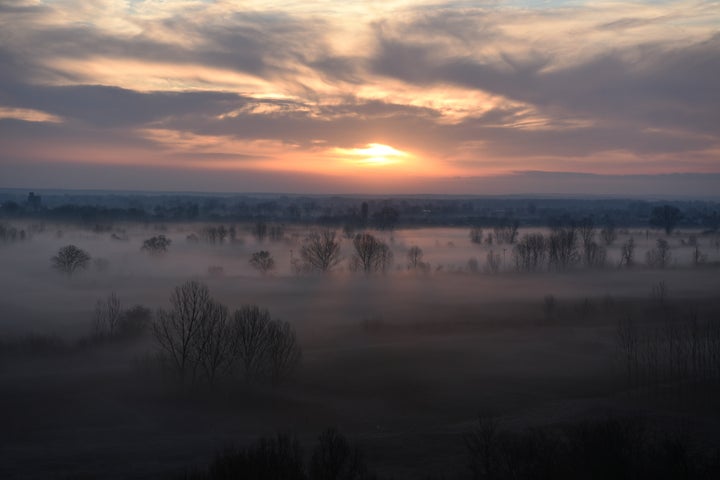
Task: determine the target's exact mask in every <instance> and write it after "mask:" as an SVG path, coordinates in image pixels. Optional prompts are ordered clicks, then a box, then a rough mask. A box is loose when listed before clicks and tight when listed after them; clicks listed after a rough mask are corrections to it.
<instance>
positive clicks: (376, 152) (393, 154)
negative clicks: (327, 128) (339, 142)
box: [335, 143, 412, 167]
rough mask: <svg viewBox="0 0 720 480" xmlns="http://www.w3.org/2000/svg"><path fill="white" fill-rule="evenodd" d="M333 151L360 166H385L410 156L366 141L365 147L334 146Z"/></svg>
mask: <svg viewBox="0 0 720 480" xmlns="http://www.w3.org/2000/svg"><path fill="white" fill-rule="evenodd" d="M335 153H337V154H339V155H341V156H343V157H347V161H348V162H350V163H352V164H354V165H359V166H362V167H386V166H389V165H395V164H398V163H401V162H403V161H404V160H405V159H407V158H410V157H412V155H410V154H409V153H407V152H403V151H400V150H398V149H396V148H393V147H391V146H389V145H383V144H382V143H368V144H367V146H366V147H365V148H350V149H346V148H336V149H335Z"/></svg>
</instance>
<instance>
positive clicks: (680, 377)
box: [0, 216, 720, 479]
mask: <svg viewBox="0 0 720 480" xmlns="http://www.w3.org/2000/svg"><path fill="white" fill-rule="evenodd" d="M0 233H2V242H1V244H0V265H2V269H1V270H0V284H1V285H2V291H3V293H2V295H1V296H0V322H1V323H0V334H1V336H0V390H1V391H0V402H2V408H1V409H0V424H2V425H3V428H2V430H3V435H2V440H0V442H2V448H1V449H0V452H1V453H0V458H1V461H0V475H1V476H2V477H3V478H147V477H154V478H253V479H254V478H258V479H261V478H278V479H279V478H292V479H294V478H297V479H301V478H303V479H304V478H307V479H316V478H317V479H370V478H378V479H389V478H395V479H404V478H409V479H410V478H413V479H414V478H421V479H506V478H507V479H509V478H717V477H716V475H717V474H718V472H719V471H720V470H718V468H720V463H719V461H718V458H719V457H718V456H717V455H718V453H717V452H718V450H717V449H718V447H720V438H719V437H718V432H720V417H719V416H718V407H717V406H718V405H720V403H719V402H718V400H720V389H719V388H718V387H720V296H718V292H720V275H718V272H719V270H718V266H719V265H720V241H719V239H720V236H719V235H718V233H717V232H716V231H714V230H707V229H699V228H692V227H688V228H685V227H682V228H680V227H677V228H672V229H670V231H669V232H667V231H663V230H662V229H657V228H653V227H652V226H638V225H635V226H627V227H615V226H614V225H611V224H609V223H605V224H603V223H602V222H600V221H594V220H593V219H592V217H583V218H579V219H576V220H568V221H564V222H556V223H555V224H554V225H552V226H542V225H533V226H524V225H522V224H520V222H515V221H509V220H507V219H505V220H503V221H496V222H495V223H494V224H493V223H492V222H488V223H486V224H484V225H476V226H472V225H470V226H468V225H464V226H456V227H441V226H430V227H418V226H407V225H402V224H400V225H397V226H395V225H390V226H388V225H363V224H354V225H351V226H348V225H346V226H345V228H343V226H342V225H327V224H319V223H281V222H273V221H262V220H256V221H240V222H229V221H202V222H200V221H195V222H188V221H183V222H181V221H177V222H174V221H169V222H160V221H145V222H130V221H112V222H104V223H87V222H81V221H58V220H48V219H41V218H32V216H30V218H23V217H15V218H10V219H6V220H5V221H4V222H3V224H2V230H1V231H0Z"/></svg>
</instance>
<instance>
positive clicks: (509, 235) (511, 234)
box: [493, 218, 520, 244]
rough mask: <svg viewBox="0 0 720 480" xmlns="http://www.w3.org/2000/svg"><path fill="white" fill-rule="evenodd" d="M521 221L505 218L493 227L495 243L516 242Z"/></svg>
mask: <svg viewBox="0 0 720 480" xmlns="http://www.w3.org/2000/svg"><path fill="white" fill-rule="evenodd" d="M519 227H520V222H518V221H517V220H511V219H509V218H505V219H503V220H501V221H500V222H499V223H498V224H497V225H495V226H494V227H493V234H494V235H495V243H510V244H512V243H515V240H516V239H517V235H518V228H519Z"/></svg>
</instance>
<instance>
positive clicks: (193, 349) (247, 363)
mask: <svg viewBox="0 0 720 480" xmlns="http://www.w3.org/2000/svg"><path fill="white" fill-rule="evenodd" d="M153 334H154V338H155V340H156V342H157V344H158V346H159V347H160V355H161V359H162V360H163V363H164V364H165V365H166V366H167V367H169V368H170V370H171V371H173V372H174V374H175V375H176V376H177V378H178V380H179V381H180V382H181V383H182V384H184V385H194V384H197V383H198V382H206V383H207V384H209V385H213V384H215V382H216V381H217V380H218V379H219V378H221V377H232V376H240V377H242V378H244V380H245V381H247V382H255V381H265V380H269V381H272V382H273V383H277V382H279V381H281V380H283V379H285V378H286V377H287V376H289V375H290V374H291V373H292V372H293V371H294V369H295V368H296V367H297V366H298V364H299V362H300V359H301V357H302V350H301V348H300V345H299V344H298V342H297V338H296V335H295V331H294V330H293V328H292V327H291V326H290V324H289V323H287V322H284V321H281V320H273V319H271V317H270V313H269V312H268V311H267V310H265V309H261V308H259V307H258V306H255V305H245V306H242V307H241V308H239V309H237V310H235V311H234V312H233V313H232V314H231V313H230V312H229V311H228V309H227V307H225V306H224V305H222V304H221V303H219V302H217V301H216V300H214V299H213V298H212V297H211V296H210V292H209V290H208V288H207V286H205V285H203V284H202V283H199V282H197V281H189V282H187V283H185V284H183V285H181V286H179V287H177V288H175V290H174V291H173V293H172V295H171V297H170V309H169V310H159V311H158V313H157V318H156V320H155V322H154V324H153Z"/></svg>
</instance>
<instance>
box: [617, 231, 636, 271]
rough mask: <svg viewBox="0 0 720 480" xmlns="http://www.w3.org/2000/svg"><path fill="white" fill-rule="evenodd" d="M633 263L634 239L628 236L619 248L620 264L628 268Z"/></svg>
mask: <svg viewBox="0 0 720 480" xmlns="http://www.w3.org/2000/svg"><path fill="white" fill-rule="evenodd" d="M634 264H635V239H634V238H633V237H630V238H629V239H628V241H627V242H625V243H623V245H622V247H621V248H620V266H621V267H625V268H630V267H632V266H633V265H634Z"/></svg>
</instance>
